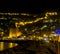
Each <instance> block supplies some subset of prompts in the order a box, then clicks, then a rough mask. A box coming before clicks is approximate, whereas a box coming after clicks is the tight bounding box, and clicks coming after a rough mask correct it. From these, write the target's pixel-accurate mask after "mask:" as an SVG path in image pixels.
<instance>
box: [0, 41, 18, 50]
mask: <svg viewBox="0 0 60 54" xmlns="http://www.w3.org/2000/svg"><path fill="white" fill-rule="evenodd" d="M17 45H18V44H16V43H8V42H0V51H3V50H6V49H9V48H13V47H15V46H17Z"/></svg>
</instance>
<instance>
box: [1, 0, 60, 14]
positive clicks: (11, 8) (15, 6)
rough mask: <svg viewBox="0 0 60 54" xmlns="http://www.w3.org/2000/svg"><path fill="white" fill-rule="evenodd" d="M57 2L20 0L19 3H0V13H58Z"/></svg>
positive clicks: (59, 5)
mask: <svg viewBox="0 0 60 54" xmlns="http://www.w3.org/2000/svg"><path fill="white" fill-rule="evenodd" d="M59 9H60V3H59V1H51V0H50V1H49V0H40V1H39V0H34V1H32V0H28V1H27V0H20V1H14V2H13V1H2V2H0V12H27V13H34V14H35V13H43V12H45V11H51V10H54V11H59Z"/></svg>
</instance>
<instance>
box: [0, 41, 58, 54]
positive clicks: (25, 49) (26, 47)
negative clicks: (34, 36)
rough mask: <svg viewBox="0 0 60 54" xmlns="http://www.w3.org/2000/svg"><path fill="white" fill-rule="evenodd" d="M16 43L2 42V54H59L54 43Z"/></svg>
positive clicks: (0, 48) (0, 45) (0, 47)
mask: <svg viewBox="0 0 60 54" xmlns="http://www.w3.org/2000/svg"><path fill="white" fill-rule="evenodd" d="M16 43H17V44H15V42H14V43H9V42H1V43H0V50H1V52H0V54H58V47H57V45H56V43H53V42H50V43H44V42H41V41H16ZM9 48H10V49H9ZM3 50H4V51H3Z"/></svg>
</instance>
